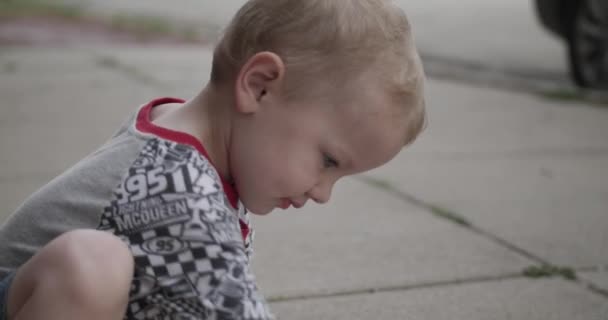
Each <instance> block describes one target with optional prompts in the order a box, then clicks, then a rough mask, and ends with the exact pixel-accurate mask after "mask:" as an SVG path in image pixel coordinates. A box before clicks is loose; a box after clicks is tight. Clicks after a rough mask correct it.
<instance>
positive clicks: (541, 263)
mask: <svg viewBox="0 0 608 320" xmlns="http://www.w3.org/2000/svg"><path fill="white" fill-rule="evenodd" d="M356 179H357V180H359V181H361V182H363V183H365V184H367V185H370V186H372V187H374V188H378V189H381V190H384V191H386V192H388V193H389V194H391V195H392V196H395V197H396V198H398V199H401V200H403V201H405V202H409V203H411V204H413V205H415V206H418V207H420V208H423V209H425V210H427V211H430V212H431V213H433V215H434V216H437V217H439V218H442V219H445V220H448V221H450V222H452V223H454V224H456V225H458V226H461V227H463V228H465V229H467V230H469V231H472V232H474V233H476V234H478V235H480V236H482V237H484V238H486V239H488V240H490V241H492V242H494V243H496V244H498V245H499V246H502V247H504V248H506V249H508V250H511V251H513V252H515V253H518V254H519V255H521V256H523V257H526V258H528V259H530V260H532V261H534V262H536V264H537V265H538V267H541V268H542V267H547V266H548V267H552V268H558V267H556V266H555V265H554V264H552V263H550V262H549V261H547V260H545V259H543V258H541V257H539V256H537V255H535V254H533V253H531V252H529V251H527V250H525V249H523V248H520V247H518V246H516V245H515V244H512V243H510V242H509V241H507V240H505V239H502V238H501V237H499V236H497V235H494V234H492V233H490V232H488V231H486V230H483V229H481V228H479V227H477V226H475V225H474V224H472V223H471V222H469V221H467V220H466V219H464V218H461V217H460V216H459V215H457V214H455V213H452V212H451V211H449V210H447V209H443V208H442V211H443V212H449V213H450V214H449V215H443V214H441V215H440V214H437V213H436V210H437V208H440V207H439V206H437V205H433V204H431V203H429V202H426V201H423V200H421V199H418V198H416V197H414V196H412V195H409V194H407V193H405V192H403V191H401V190H399V189H398V188H396V187H395V186H393V185H391V184H390V183H389V182H387V181H384V180H380V179H376V178H372V177H369V176H365V175H361V176H358V177H356ZM454 216H455V217H456V219H455V218H454ZM463 221H464V222H466V223H463ZM564 268H565V269H569V270H572V272H573V273H574V275H573V278H572V279H568V280H570V281H572V282H575V283H578V284H580V285H582V286H583V287H584V288H586V289H588V290H589V291H591V292H593V293H595V294H598V295H600V296H602V297H604V298H608V290H604V289H602V288H600V287H598V286H596V285H594V284H593V283H591V282H589V281H584V280H581V279H579V278H578V277H577V276H576V271H575V270H574V269H573V268H567V267H562V269H564ZM525 272H526V270H524V271H523V272H522V273H521V274H520V276H525Z"/></svg>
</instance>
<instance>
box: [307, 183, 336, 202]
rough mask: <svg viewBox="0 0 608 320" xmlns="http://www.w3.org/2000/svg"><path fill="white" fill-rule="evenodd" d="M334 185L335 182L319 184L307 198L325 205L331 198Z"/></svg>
mask: <svg viewBox="0 0 608 320" xmlns="http://www.w3.org/2000/svg"><path fill="white" fill-rule="evenodd" d="M333 185H334V184H333V182H325V183H319V184H317V185H316V186H314V187H313V188H312V189H311V190H310V191H309V192H308V194H307V196H308V197H309V198H311V199H312V200H314V201H315V202H316V203H319V204H325V203H327V202H328V201H329V198H330V197H331V189H332V187H333Z"/></svg>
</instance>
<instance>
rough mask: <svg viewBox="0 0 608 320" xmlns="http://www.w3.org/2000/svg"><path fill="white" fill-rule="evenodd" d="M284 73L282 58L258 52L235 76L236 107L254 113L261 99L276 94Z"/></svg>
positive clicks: (270, 53)
mask: <svg viewBox="0 0 608 320" xmlns="http://www.w3.org/2000/svg"><path fill="white" fill-rule="evenodd" d="M284 74H285V65H284V64H283V60H282V59H281V58H280V57H279V56H278V55H276V54H275V53H272V52H267V51H266V52H259V53H257V54H255V55H254V56H252V57H251V58H249V60H247V62H246V63H245V64H244V65H243V67H241V70H240V71H239V74H238V76H237V78H236V88H235V91H236V108H237V111H239V112H242V113H254V112H256V111H257V110H258V108H259V107H260V103H261V101H262V99H264V98H265V97H266V96H268V95H269V94H276V93H278V90H279V89H280V87H281V86H280V85H281V82H282V81H283V78H284Z"/></svg>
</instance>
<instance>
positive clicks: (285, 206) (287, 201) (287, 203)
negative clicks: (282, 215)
mask: <svg viewBox="0 0 608 320" xmlns="http://www.w3.org/2000/svg"><path fill="white" fill-rule="evenodd" d="M303 206H304V204H303V203H298V202H295V201H292V200H291V199H289V198H281V204H280V205H279V208H281V209H283V210H286V209H288V208H289V207H294V208H296V209H300V208H302V207H303Z"/></svg>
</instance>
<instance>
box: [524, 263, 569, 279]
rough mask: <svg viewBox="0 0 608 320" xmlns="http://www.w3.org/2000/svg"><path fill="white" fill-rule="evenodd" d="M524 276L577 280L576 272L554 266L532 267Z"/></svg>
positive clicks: (528, 268) (527, 269)
mask: <svg viewBox="0 0 608 320" xmlns="http://www.w3.org/2000/svg"><path fill="white" fill-rule="evenodd" d="M523 275H524V276H526V277H528V278H535V279H537V278H549V277H555V276H559V277H562V278H564V279H568V280H576V272H575V271H574V269H572V268H568V267H557V266H552V265H542V266H531V267H527V268H525V269H524V271H523Z"/></svg>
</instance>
